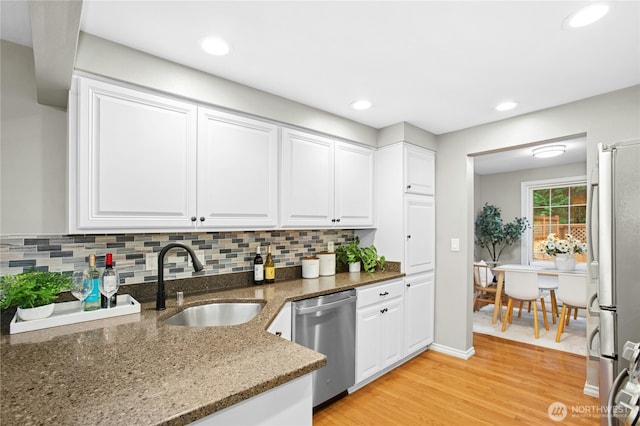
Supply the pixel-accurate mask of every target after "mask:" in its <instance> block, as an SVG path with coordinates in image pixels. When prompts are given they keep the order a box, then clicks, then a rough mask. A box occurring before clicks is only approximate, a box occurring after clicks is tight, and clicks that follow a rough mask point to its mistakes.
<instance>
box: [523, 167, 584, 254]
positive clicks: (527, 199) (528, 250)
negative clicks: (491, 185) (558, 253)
mask: <svg viewBox="0 0 640 426" xmlns="http://www.w3.org/2000/svg"><path fill="white" fill-rule="evenodd" d="M577 185H584V186H587V176H586V175H580V176H568V177H561V178H554V179H542V180H531V181H526V182H521V183H520V216H522V217H526V218H527V219H528V220H529V223H530V224H531V225H533V216H532V215H533V191H534V190H536V189H546V188H564V187H569V186H577ZM587 208H589V206H588V205H587ZM532 244H533V227H530V228H527V230H526V231H525V232H524V234H523V235H522V238H521V239H520V263H521V264H523V265H535V264H538V265H540V264H542V265H545V264H548V263H550V261H543V260H536V261H534V260H533V246H532Z"/></svg>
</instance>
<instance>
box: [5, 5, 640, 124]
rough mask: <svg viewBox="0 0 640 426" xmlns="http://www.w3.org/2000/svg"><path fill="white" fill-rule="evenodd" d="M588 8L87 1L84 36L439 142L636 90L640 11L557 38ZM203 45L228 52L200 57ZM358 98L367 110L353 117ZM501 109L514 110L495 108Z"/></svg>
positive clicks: (23, 12)
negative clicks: (219, 44) (510, 105)
mask: <svg viewBox="0 0 640 426" xmlns="http://www.w3.org/2000/svg"><path fill="white" fill-rule="evenodd" d="M588 3H589V2H587V1H478V0H476V1H407V2H401V1H353V2H344V1H321V2H312V1H288V2H274V1H253V2H248V1H231V2H221V1H154V0H146V1H115V0H113V1H105V0H100V1H96V0H85V1H84V5H83V11H82V20H81V30H82V31H85V32H88V33H91V34H94V35H97V36H99V37H103V38H105V39H108V40H112V41H115V42H117V43H121V44H124V45H127V46H130V47H133V48H136V49H139V50H142V51H145V52H148V53H151V54H154V55H157V56H160V57H163V58H166V59H168V60H171V61H174V62H178V63H182V64H185V65H188V66H191V67H193V68H197V69H200V70H203V71H206V72H209V73H211V74H214V75H217V76H220V77H224V78H227V79H230V80H233V81H236V82H239V83H242V84H245V85H248V86H251V87H255V88H258V89H261V90H264V91H267V92H270V93H274V94H276V95H280V96H283V97H285V98H289V99H292V100H295V101H298V102H301V103H304V104H307V105H311V106H314V107H316V108H319V109H322V110H326V111H329V112H332V113H335V114H337V115H340V116H343V117H347V118H350V119H352V120H355V121H358V122H361V123H364V124H366V125H369V126H372V127H375V128H382V127H386V126H388V125H391V124H395V123H398V122H402V121H405V122H408V123H411V124H413V125H415V126H417V127H420V128H422V129H425V130H428V131H430V132H432V133H434V134H442V133H447V132H451V131H454V130H459V129H462V128H467V127H471V126H475V125H479V124H483V123H488V122H493V121H497V120H501V119H504V118H508V117H512V116H515V115H520V114H524V113H527V112H531V111H536V110H540V109H544V108H549V107H552V106H555V105H560V104H564V103H567V102H571V101H574V100H578V99H583V98H587V97H590V96H594V95H598V94H601V93H606V92H610V91H613V90H617V89H621V88H625V87H629V86H632V85H636V84H640V1H637V0H634V1H614V2H609V3H610V4H611V11H610V12H609V14H608V15H607V16H606V17H605V18H604V19H603V20H601V21H599V22H597V23H596V24H594V25H592V26H589V27H585V28H581V29H574V30H567V29H564V28H563V26H562V23H563V20H564V19H565V18H566V17H567V16H568V15H570V14H571V13H573V12H574V11H576V10H577V9H579V8H580V7H582V6H584V5H586V4H588ZM20 16H23V18H22V19H23V20H22V21H21V18H20ZM24 19H26V21H24ZM28 20H29V17H28V11H27V7H26V4H25V2H24V1H19V2H14V1H7V0H2V38H4V39H9V40H12V41H15V42H18V43H21V44H29V43H30V36H29V31H30V30H29V24H28ZM209 35H218V36H221V37H223V38H225V39H226V40H227V41H228V42H229V43H230V44H231V45H232V48H233V51H232V53H231V54H230V55H228V56H226V57H213V56H209V55H207V54H205V53H203V52H202V51H201V50H200V49H199V47H198V43H197V42H198V40H200V39H201V38H202V37H205V36H209ZM359 97H365V98H368V99H370V100H371V101H372V102H373V107H372V108H371V109H370V110H366V111H354V110H352V109H351V108H350V107H349V103H350V102H351V101H353V100H354V99H356V98H359ZM507 99H513V100H516V101H518V102H519V103H520V105H519V107H518V108H516V109H515V110H513V111H510V112H497V111H495V110H494V109H493V108H494V106H495V105H496V104H497V103H499V102H500V101H503V100H507Z"/></svg>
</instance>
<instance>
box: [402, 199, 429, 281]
mask: <svg viewBox="0 0 640 426" xmlns="http://www.w3.org/2000/svg"><path fill="white" fill-rule="evenodd" d="M405 206H406V207H405V215H406V220H405V226H406V230H405V231H406V233H405V236H406V246H405V263H406V267H405V273H406V274H414V273H416V272H425V271H430V270H433V268H434V265H435V258H434V251H435V206H434V200H433V197H427V196H407V197H406V199H405Z"/></svg>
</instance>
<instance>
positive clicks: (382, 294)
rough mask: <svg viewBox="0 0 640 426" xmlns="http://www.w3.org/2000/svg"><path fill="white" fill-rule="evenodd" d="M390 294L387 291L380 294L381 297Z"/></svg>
mask: <svg viewBox="0 0 640 426" xmlns="http://www.w3.org/2000/svg"><path fill="white" fill-rule="evenodd" d="M388 294H389V292H388V291H385V292H384V293H380V296H386V295H388Z"/></svg>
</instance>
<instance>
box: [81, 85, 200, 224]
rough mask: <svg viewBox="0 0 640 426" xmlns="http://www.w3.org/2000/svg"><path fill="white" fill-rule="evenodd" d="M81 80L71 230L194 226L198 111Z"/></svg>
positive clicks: (157, 98) (173, 102)
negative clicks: (192, 221)
mask: <svg viewBox="0 0 640 426" xmlns="http://www.w3.org/2000/svg"><path fill="white" fill-rule="evenodd" d="M76 82H77V84H78V90H79V97H78V98H77V103H72V104H71V105H72V106H74V107H75V108H76V109H77V110H74V111H72V110H71V109H70V112H69V116H70V135H71V137H72V138H74V137H75V138H76V140H71V141H70V142H71V143H70V144H69V146H70V152H69V156H70V157H69V158H70V163H69V170H70V181H69V184H70V188H69V192H70V197H69V199H70V231H71V232H73V231H75V230H103V231H108V230H111V229H117V230H136V229H142V230H144V229H162V228H164V229H172V228H175V229H181V228H190V227H191V226H192V223H191V220H190V218H191V216H192V215H193V210H194V208H195V196H196V194H195V187H196V185H195V181H196V165H195V158H196V156H195V149H196V120H197V116H196V107H195V106H194V105H191V104H188V103H185V102H180V101H175V100H172V99H166V98H163V97H160V96H155V95H151V94H147V93H144V92H139V91H134V90H130V89H127V88H123V87H119V86H115V85H112V84H108V83H104V82H100V81H95V80H91V79H87V78H77V80H76ZM75 120H77V123H75V122H74V121H75ZM76 126H77V127H76ZM76 130H77V133H76Z"/></svg>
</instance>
